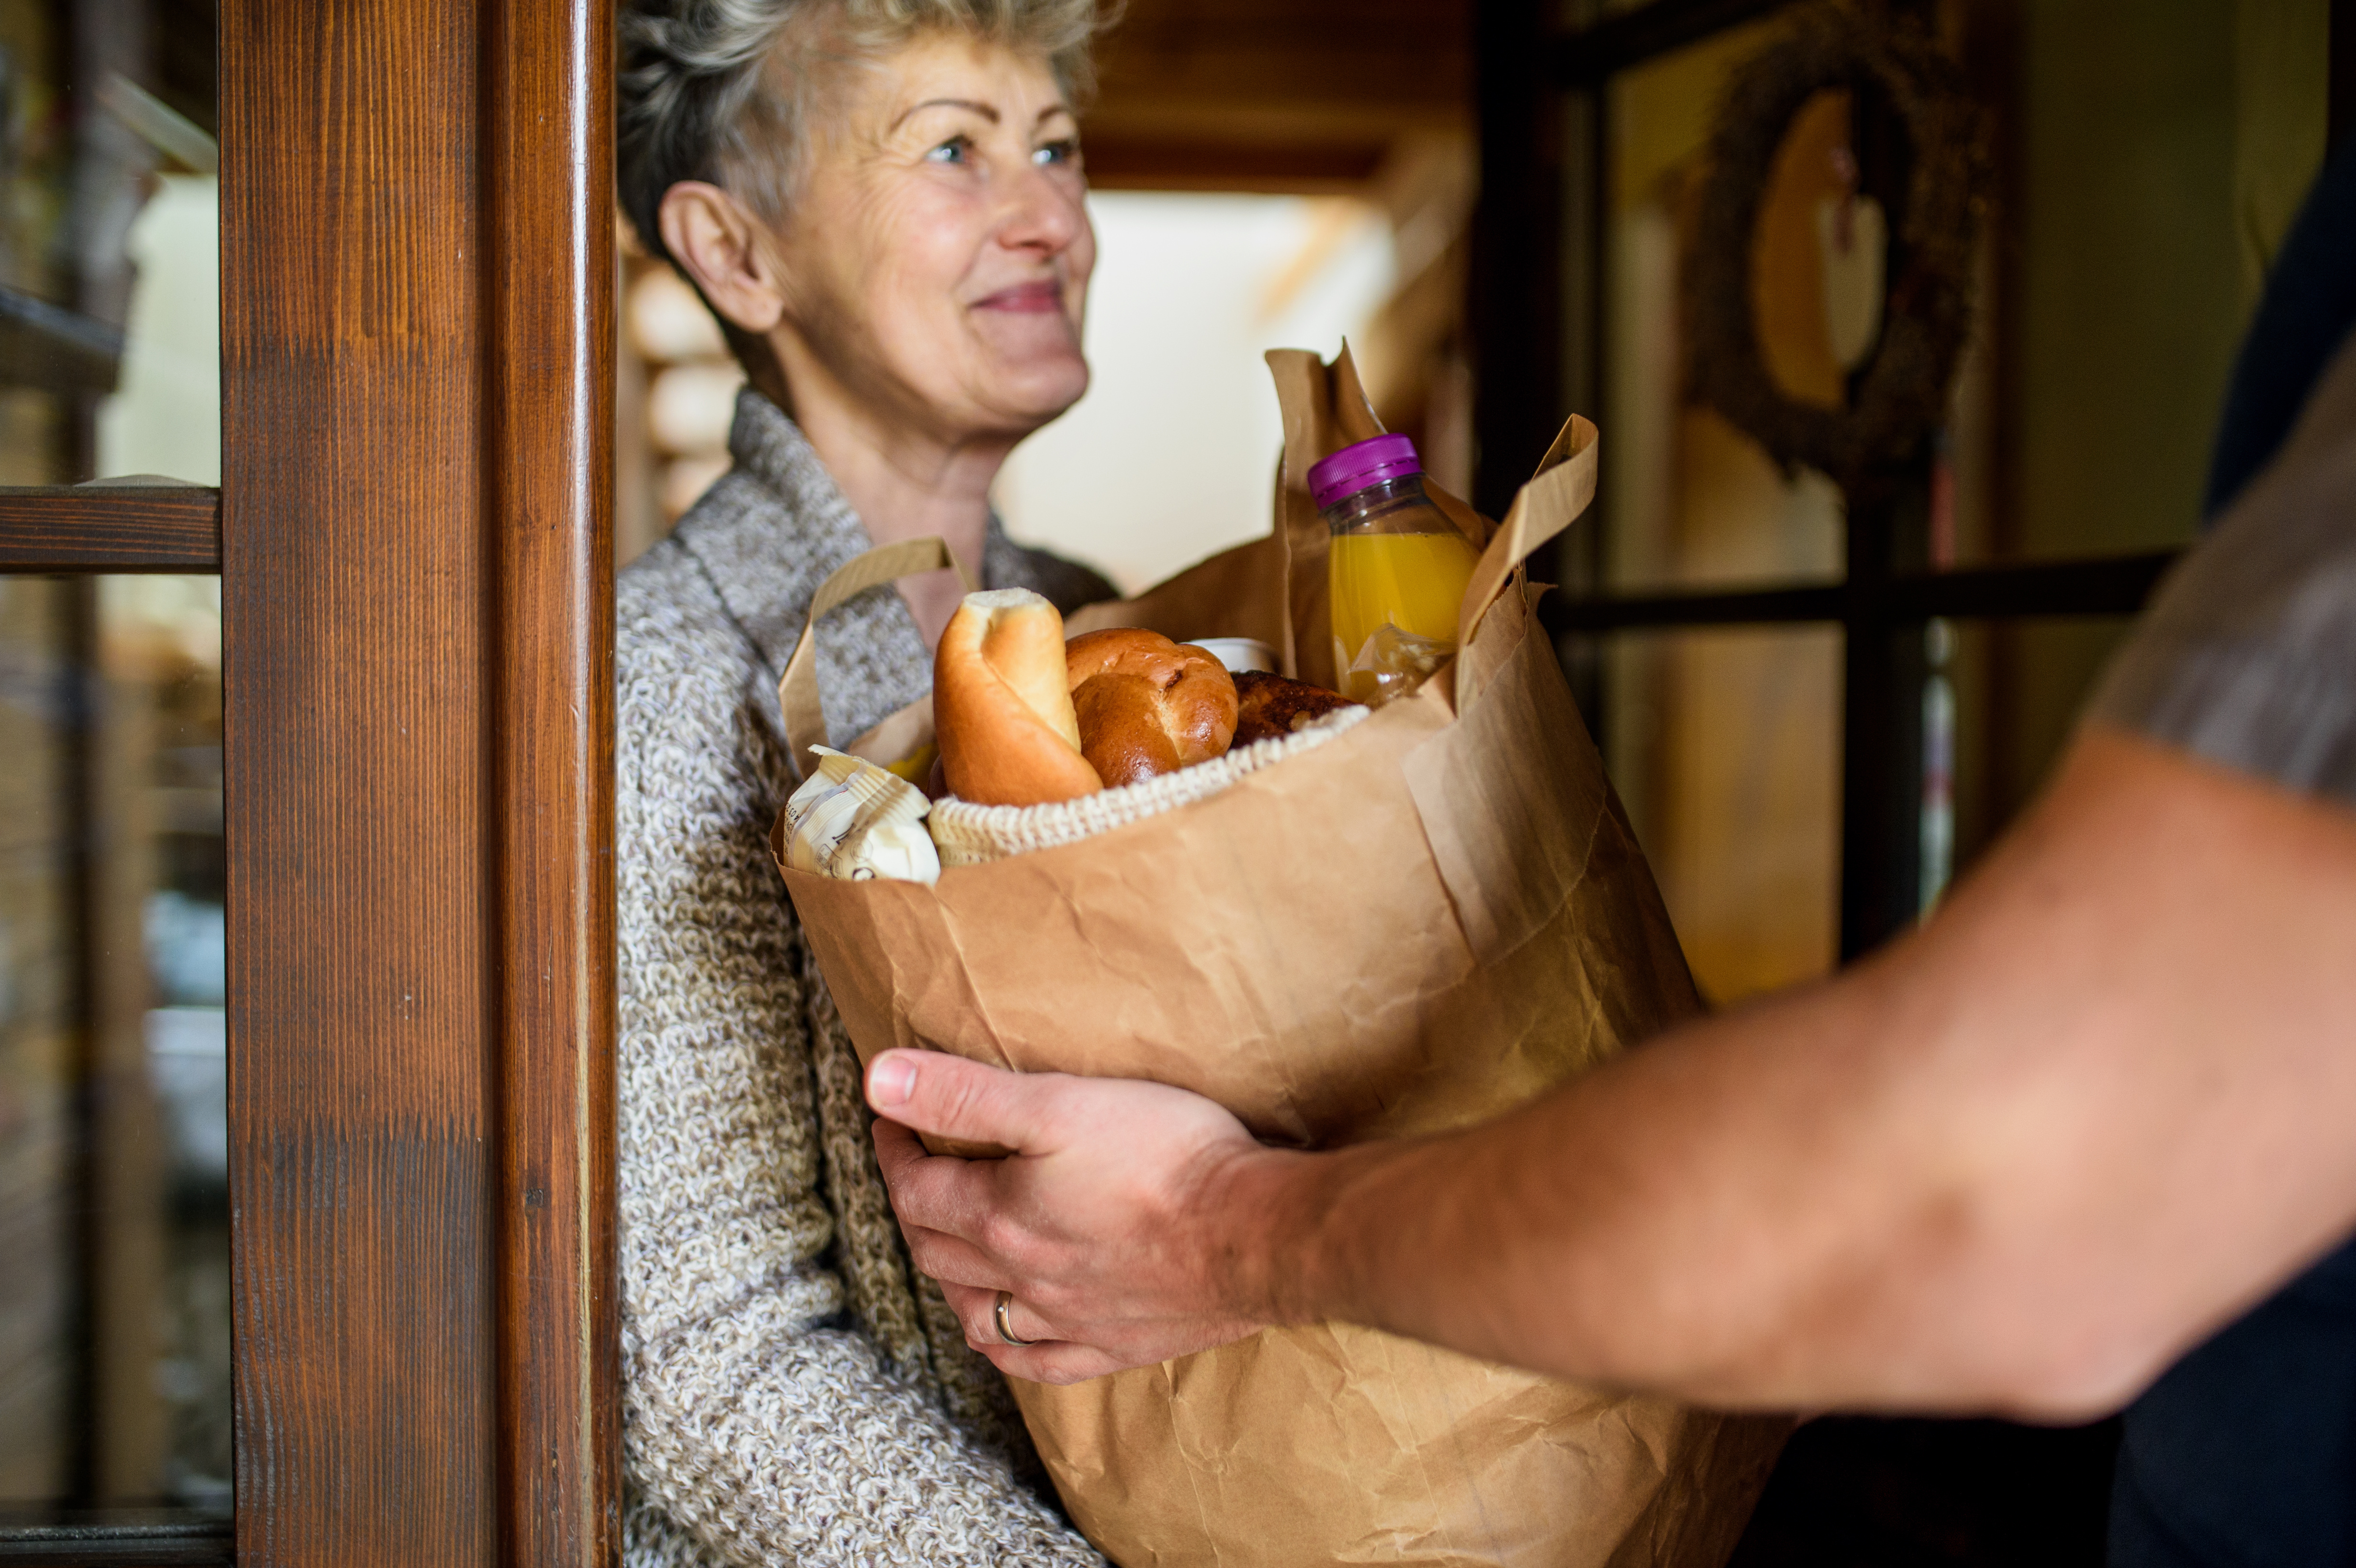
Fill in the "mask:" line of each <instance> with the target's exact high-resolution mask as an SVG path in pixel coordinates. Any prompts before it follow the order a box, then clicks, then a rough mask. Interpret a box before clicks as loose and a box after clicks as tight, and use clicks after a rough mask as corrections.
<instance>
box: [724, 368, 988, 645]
mask: <svg viewBox="0 0 2356 1568" xmlns="http://www.w3.org/2000/svg"><path fill="white" fill-rule="evenodd" d="M728 453H729V456H730V457H731V458H733V459H734V463H735V467H734V470H733V471H732V472H731V473H730V474H729V475H728V476H727V477H726V478H725V479H724V480H723V482H722V483H723V485H730V486H731V487H732V488H734V487H736V486H740V485H743V484H744V482H745V481H746V480H748V479H749V480H751V481H754V482H756V483H757V484H758V485H759V486H760V487H761V488H762V489H763V490H766V492H768V496H769V497H770V498H771V499H772V500H774V501H775V502H777V503H782V507H776V506H771V507H751V506H744V505H735V506H703V505H698V506H697V507H694V508H693V509H692V510H691V512H690V513H689V514H688V516H687V517H684V518H682V519H681V520H680V526H679V529H678V538H679V539H680V542H681V543H682V544H683V545H685V546H686V547H687V549H689V550H691V552H692V553H693V554H694V555H695V556H696V557H697V558H698V559H699V560H701V561H702V562H703V564H704V567H705V569H706V571H709V572H710V574H711V576H712V586H713V587H714V588H715V589H716V590H717V591H718V592H719V594H720V598H721V602H722V603H723V604H724V605H725V606H726V607H727V610H728V613H729V614H730V615H731V616H732V617H733V618H734V620H735V621H736V622H737V624H739V625H741V626H743V627H744V630H745V633H746V635H749V636H750V637H751V638H752V639H753V641H754V643H755V645H757V646H758V647H759V648H760V650H761V653H762V656H764V657H765V658H766V659H768V660H769V661H770V662H771V663H773V664H775V665H777V666H779V667H782V666H783V664H784V661H785V659H786V657H787V656H788V655H790V654H791V653H792V652H793V645H794V642H795V640H796V639H797V638H798V637H799V636H800V635H801V628H802V621H803V619H804V618H805V617H806V616H807V615H808V613H809V602H810V600H811V599H812V598H813V597H814V596H815V595H816V594H817V592H818V588H819V584H820V583H822V582H824V581H826V579H827V575H828V574H829V573H830V572H831V571H834V570H835V569H836V568H837V567H839V566H841V565H843V564H844V563H845V562H847V561H850V560H854V559H855V558H857V557H858V556H859V555H860V554H862V552H864V551H865V550H867V549H869V548H870V547H871V546H872V545H873V540H872V539H869V538H868V535H867V528H866V526H865V525H864V524H862V522H861V521H860V520H859V514H858V513H857V512H856V511H854V510H853V509H852V508H851V502H850V500H849V499H848V498H847V497H846V496H844V495H843V493H842V489H841V486H840V485H837V484H836V483H835V482H834V475H831V474H830V473H828V472H827V468H826V464H825V462H824V461H823V460H821V459H820V458H819V454H818V449H817V448H816V447H814V446H812V445H811V444H810V442H809V436H807V435H805V434H803V433H802V428H801V426H800V425H798V424H797V423H795V422H794V421H793V419H792V417H791V416H789V415H788V414H787V412H786V411H784V410H783V409H780V408H779V407H777V405H776V404H775V403H773V402H771V401H770V400H768V399H767V398H765V397H763V396H762V395H761V394H760V393H759V392H756V391H755V390H754V389H752V388H751V387H750V386H746V387H744V388H743V389H741V390H739V391H738V392H737V394H736V417H735V420H734V423H733V424H732V425H731V427H730V429H729V432H728ZM717 489H718V487H717V486H715V491H716V490H717ZM719 498H720V496H718V495H716V494H715V496H714V497H713V499H715V500H717V499H719ZM1021 556H1022V549H1021V547H1020V546H1018V545H1016V544H1015V543H1014V541H1013V540H1012V539H1008V538H1007V537H1006V530H1005V528H1004V527H1003V525H1002V524H1001V522H1000V520H999V517H998V514H997V512H996V511H995V510H993V511H992V512H991V515H990V523H989V528H988V532H987V533H986V535H985V536H984V539H983V541H982V558H981V561H980V567H981V579H982V582H983V584H984V585H985V586H988V587H997V586H1000V585H1001V584H1002V583H1004V582H1006V581H1014V580H1020V579H1021V578H1022V577H1023V575H1024V573H1023V568H1022V564H1021ZM875 592H877V595H878V597H879V598H880V597H882V596H883V591H875ZM890 598H891V599H892V600H893V601H894V603H897V606H898V609H897V613H896V614H894V615H890V616H889V618H890V619H892V620H893V621H894V622H895V623H897V622H899V621H905V623H906V626H905V630H906V631H907V632H908V634H909V635H911V636H914V635H916V618H915V617H914V616H913V615H910V614H909V613H908V612H907V607H906V605H905V602H900V600H899V595H898V594H897V593H892V594H890ZM898 629H899V628H898V627H897V626H896V624H895V626H894V631H895V632H896V631H897V630H898ZM893 640H894V641H895V642H897V641H899V638H898V637H897V636H896V635H895V636H894V638H893ZM919 643H920V645H921V639H919ZM926 662H927V664H929V661H926Z"/></svg>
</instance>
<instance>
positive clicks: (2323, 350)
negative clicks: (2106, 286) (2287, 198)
mask: <svg viewBox="0 0 2356 1568" xmlns="http://www.w3.org/2000/svg"><path fill="white" fill-rule="evenodd" d="M2351 327H2356V135H2350V136H2342V137H2341V138H2340V145H2339V146H2338V147H2337V148H2335V149H2334V150H2333V153H2332V156H2331V158H2330V161H2329V162H2328V163H2327V164H2325V165H2324V168H2323V173H2322V175H2321V176H2319V178H2318V179H2317V180H2316V182H2315V189H2314V190H2312V191H2310V192H2309V193H2308V197H2307V201H2306V202H2305V204H2304V205H2302V206H2301V207H2300V208H2299V211H2298V217H2297V220H2296V221H2294V222H2293V223H2292V224H2291V228H2290V233H2289V234H2288V235H2286V237H2285V238H2284V240H2283V248H2282V251H2281V253H2280V254H2279V255H2277V256H2276V258H2275V265H2274V270H2273V271H2272V272H2269V273H2268V274H2267V277H2266V293H2265V298H2264V299H2263V300H2261V301H2259V303H2258V315H2257V319H2256V320H2254V321H2253V322H2251V323H2250V335H2249V336H2248V337H2246V338H2244V339H2243V341H2242V351H2241V354H2240V355H2239V356H2238V357H2236V358H2235V359H2234V361H2233V380H2232V382H2231V383H2230V384H2228V385H2227V387H2226V389H2225V412H2224V416H2223V417H2222V419H2220V420H2219V421H2217V450H2216V451H2215V452H2214V453H2212V454H2211V457H2210V463H2209V496H2208V499H2207V501H2206V503H2205V504H2204V505H2203V506H2202V507H2201V510H2202V511H2203V512H2205V513H2207V514H2208V515H2209V516H2210V517H2215V516H2216V515H2217V514H2219V513H2220V512H2222V511H2223V510H2224V509H2225V508H2226V507H2228V506H2231V505H2232V504H2233V498H2234V497H2235V496H2239V495H2240V494H2241V493H2242V487H2243V486H2244V485H2247V484H2248V483H2249V482H2250V481H2251V480H2252V479H2254V478H2255V477H2257V474H2258V470H2259V469H2261V468H2264V467H2265V465H2266V460H2267V459H2268V458H2270V457H2272V456H2273V455H2274V454H2275V452H2276V449H2277V448H2279V447H2280V446H2281V445H2282V443H2283V441H2284V439H2285V438H2286V436H2288V435H2289V434H2290V428H2291V426H2292V425H2293V424H2295V423H2297V420H2298V411H2299V410H2300V409H2302V408H2304V407H2305V406H2306V405H2307V396H2308V393H2309V392H2311V391H2313V390H2314V389H2315V383H2316V380H2317V379H2318V378H2319V377H2320V376H2321V375H2322V374H2323V368H2324V367H2325V366H2326V365H2329V363H2331V358H2332V356H2333V355H2335V354H2337V353H2338V352H2339V351H2340V345H2342V344H2344V343H2346V342H2347V341H2348V334H2349V329H2350V328H2351Z"/></svg>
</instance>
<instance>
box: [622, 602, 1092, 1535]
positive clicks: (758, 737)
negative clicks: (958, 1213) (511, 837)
mask: <svg viewBox="0 0 2356 1568" xmlns="http://www.w3.org/2000/svg"><path fill="white" fill-rule="evenodd" d="M635 597H636V599H637V603H634V604H633V603H626V605H625V619H626V623H627V622H631V621H632V619H633V618H636V621H635V624H624V625H623V626H621V627H620V628H617V629H618V631H619V632H620V636H619V638H618V643H619V646H618V647H617V654H618V656H619V657H618V659H617V664H618V666H619V669H618V674H619V677H620V690H619V693H618V699H619V700H618V704H617V718H618V720H619V723H618V725H617V729H618V731H619V735H618V743H617V756H616V802H617V811H616V836H617V854H618V857H619V859H618V868H617V869H618V873H619V882H620V890H619V891H620V905H621V920H620V926H621V942H620V947H621V952H620V962H621V1083H620V1107H621V1115H620V1129H619V1130H620V1145H619V1150H620V1165H619V1179H620V1187H621V1220H622V1225H621V1253H622V1275H623V1278H622V1287H623V1356H624V1388H625V1411H624V1436H625V1462H626V1463H625V1467H626V1474H627V1479H628V1482H629V1485H630V1488H631V1489H632V1492H633V1494H634V1497H635V1498H636V1499H639V1502H638V1504H637V1506H638V1507H640V1508H641V1509H647V1510H651V1511H652V1513H653V1514H654V1515H656V1516H658V1517H656V1518H654V1519H652V1520H649V1519H646V1518H640V1519H638V1520H635V1521H634V1524H633V1530H632V1532H631V1533H632V1536H633V1541H634V1543H635V1544H634V1548H633V1561H634V1562H637V1560H638V1559H639V1558H641V1557H642V1558H644V1559H645V1560H646V1562H647V1563H656V1562H666V1563H687V1562H690V1561H693V1560H695V1559H693V1558H692V1557H691V1555H689V1554H687V1553H686V1552H685V1543H684V1542H682V1541H677V1540H675V1539H671V1538H670V1537H669V1534H668V1533H667V1532H666V1531H665V1530H664V1529H663V1525H664V1524H665V1523H668V1524H669V1526H672V1527H676V1530H677V1531H678V1532H679V1533H680V1534H683V1535H685V1536H687V1537H691V1538H692V1540H693V1541H694V1542H696V1543H697V1544H699V1545H700V1546H701V1548H702V1549H704V1550H705V1551H706V1552H709V1553H710V1554H712V1556H714V1557H716V1558H717V1559H718V1560H720V1561H722V1562H725V1563H741V1564H754V1563H761V1564H767V1563H797V1564H810V1565H830V1564H837V1563H841V1564H850V1563H924V1564H927V1565H944V1568H946V1565H950V1564H969V1563H970V1564H984V1563H989V1564H1013V1563H1073V1564H1082V1563H1090V1564H1093V1563H1099V1562H1100V1561H1101V1560H1100V1559H1099V1558H1098V1556H1097V1554H1096V1553H1095V1552H1094V1551H1093V1550H1091V1549H1090V1548H1089V1547H1088V1545H1087V1541H1085V1540H1083V1539H1082V1538H1081V1537H1080V1536H1079V1535H1078V1534H1076V1532H1075V1531H1072V1529H1071V1528H1070V1526H1069V1525H1068V1524H1066V1522H1064V1520H1062V1518H1061V1517H1060V1516H1059V1515H1058V1514H1057V1513H1056V1512H1055V1510H1054V1509H1052V1508H1051V1507H1049V1506H1048V1504H1047V1503H1046V1502H1045V1501H1044V1499H1042V1498H1041V1497H1040V1496H1038V1495H1037V1494H1035V1493H1034V1492H1033V1491H1032V1490H1031V1489H1030V1488H1027V1487H1026V1486H1024V1485H1023V1482H1022V1480H1021V1479H1020V1478H1019V1477H1018V1476H1017V1474H1016V1470H1015V1464H1014V1460H1013V1457H1012V1454H1011V1453H1010V1451H1009V1449H1008V1448H1007V1446H1005V1445H1003V1444H1002V1443H998V1442H993V1441H991V1435H990V1432H989V1430H988V1427H987V1424H977V1423H975V1422H973V1421H972V1420H970V1419H969V1418H968V1419H964V1420H960V1419H958V1416H957V1415H953V1414H952V1410H953V1408H955V1407H956V1406H957V1405H958V1404H959V1403H961V1402H959V1401H958V1400H957V1399H956V1398H955V1397H953V1392H945V1390H944V1387H943V1380H942V1379H940V1378H939V1377H938V1376H937V1375H934V1373H933V1372H932V1371H930V1359H929V1352H928V1351H927V1349H926V1340H925V1336H924V1334H923V1333H922V1331H921V1327H920V1326H919V1325H918V1324H916V1322H915V1321H914V1320H915V1319H916V1317H918V1316H919V1314H920V1311H921V1307H919V1306H918V1305H917V1301H918V1299H920V1298H916V1297H913V1296H911V1293H910V1291H909V1282H908V1281H907V1279H906V1277H905V1264H900V1263H899V1262H898V1261H897V1257H896V1253H897V1249H896V1247H888V1248H879V1247H877V1246H876V1245H875V1244H873V1238H866V1239H865V1240H864V1241H863V1242H862V1237H860V1236H846V1235H844V1234H841V1233H840V1232H841V1231H846V1230H853V1229H857V1230H862V1231H863V1230H865V1229H867V1228H869V1227H868V1226H867V1225H866V1224H864V1223H862V1219H861V1218H860V1217H854V1218H853V1219H852V1220H851V1221H850V1222H849V1223H847V1224H842V1225H839V1224H838V1221H837V1219H836V1214H835V1211H834V1210H833V1209H831V1208H830V1205H829V1204H828V1203H827V1201H826V1192H825V1189H824V1187H823V1185H822V1184H825V1183H830V1182H831V1184H832V1185H833V1186H835V1188H836V1189H838V1190H840V1189H841V1182H840V1181H839V1180H835V1179H833V1175H832V1173H830V1172H829V1171H828V1170H827V1168H826V1167H827V1163H828V1162H827V1159H826V1157H825V1155H824V1153H823V1152H822V1145H821V1139H820V1136H819V1124H820V1120H821V1115H820V1104H819V1099H820V1096H821V1093H825V1092H826V1088H827V1086H826V1085H825V1084H824V1083H821V1082H820V1075H819V1071H818V1070H817V1069H816V1068H815V1067H814V1065H813V1058H812V1046H813V1040H812V1033H813V1031H812V1022H813V1011H814V1008H813V998H812V997H811V995H810V986H811V985H812V984H813V981H812V979H811V978H810V976H807V975H806V974H805V970H804V956H803V954H802V952H801V944H800V942H799V939H798V932H797V931H796V928H795V925H794V923H793V918H792V914H791V910H790V905H789V902H788V901H787V898H786V895H785V892H784V890H783V888H782V886H781V885H780V883H779V880H778V878H777V876H776V869H775V868H774V866H773V865H772V864H771V863H770V861H769V859H768V853H767V848H766V838H767V829H768V826H769V823H768V820H767V817H768V815H769V814H770V813H771V812H773V811H774V810H775V805H776V801H778V800H779V799H781V798H782V781H783V776H784V775H783V773H782V769H783V766H784V762H783V758H782V756H780V755H776V752H777V750H778V748H777V747H776V744H775V742H774V741H773V740H771V739H769V738H767V737H766V735H764V734H762V733H759V732H758V731H759V730H760V721H759V720H758V718H757V713H756V709H755V704H754V703H752V702H751V701H750V700H748V699H747V695H746V691H745V689H744V678H743V675H742V672H741V671H740V670H738V669H737V668H736V667H737V666H738V665H740V664H741V663H742V662H743V661H742V660H741V658H735V657H732V656H729V654H728V651H727V650H726V648H725V647H724V646H723V645H720V644H718V643H716V642H715V643H713V644H712V645H710V646H702V645H699V641H698V629H697V628H696V627H695V626H693V625H691V624H680V622H679V621H678V620H676V619H675V618H673V617H672V616H669V615H668V614H665V613H659V610H660V607H659V606H655V607H654V608H651V609H650V608H649V606H648V603H647V601H646V599H645V596H644V595H637V596H635ZM666 623H668V624H666ZM765 759H766V760H765ZM815 1010H816V1011H817V1012H818V1013H819V1015H820V1016H821V1017H823V1016H824V1015H825V1014H828V1013H830V1011H831V1009H830V1008H816V1009H815ZM837 1075H838V1076H839V1073H838V1074H837ZM835 1087H836V1093H837V1097H839V1093H840V1086H839V1085H837V1086H835ZM854 1092H855V1091H854ZM839 1115H840V1113H839V1111H838V1118H837V1119H839ZM834 1141H837V1142H840V1141H841V1140H834ZM887 1234H888V1232H887ZM882 1253H890V1254H893V1255H890V1256H882V1255H879V1254H882ZM892 1267H897V1268H900V1269H902V1271H903V1273H902V1275H901V1276H900V1278H899V1280H898V1281H897V1282H896V1283H897V1288H896V1289H886V1288H884V1287H883V1286H884V1285H887V1284H890V1283H892V1282H888V1281H886V1282H882V1283H879V1282H878V1281H877V1280H876V1279H875V1278H874V1277H873V1275H874V1273H875V1271H877V1270H879V1269H885V1268H892ZM862 1275H867V1276H870V1277H866V1278H863V1279H862ZM894 1300H905V1301H907V1302H908V1303H909V1305H907V1306H906V1307H904V1308H903V1309H902V1311H901V1312H900V1314H899V1316H900V1317H905V1318H906V1319H908V1321H890V1320H887V1321H880V1322H879V1321H877V1319H878V1318H879V1317H881V1318H885V1319H890V1318H892V1317H893V1314H892V1313H891V1312H890V1311H889V1310H887V1307H888V1304H889V1303H890V1302H892V1301H894ZM960 1414H965V1415H967V1416H968V1417H969V1414H970V1413H967V1412H960ZM665 1542H668V1544H665Z"/></svg>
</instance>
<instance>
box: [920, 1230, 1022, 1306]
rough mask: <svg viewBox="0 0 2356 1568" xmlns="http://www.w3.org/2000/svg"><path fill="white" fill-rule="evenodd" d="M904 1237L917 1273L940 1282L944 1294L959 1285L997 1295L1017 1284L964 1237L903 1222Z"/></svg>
mask: <svg viewBox="0 0 2356 1568" xmlns="http://www.w3.org/2000/svg"><path fill="white" fill-rule="evenodd" d="M900 1233H901V1234H902V1235H904V1236H905V1237H906V1238H907V1239H908V1256H909V1258H910V1259H911V1260H912V1261H914V1262H915V1264H916V1272H917V1273H918V1274H921V1275H925V1276H926V1278H928V1279H933V1280H937V1281H938V1282H939V1284H940V1285H941V1288H942V1289H944V1290H947V1289H948V1288H949V1287H950V1286H951V1285H957V1286H960V1287H966V1286H970V1287H971V1288H973V1289H976V1290H991V1291H995V1290H1000V1289H1002V1288H1004V1287H1006V1286H1009V1285H1012V1284H1013V1283H1014V1279H1013V1276H1012V1275H1011V1274H1009V1273H1008V1272H1007V1271H1006V1270H1005V1269H1003V1268H1001V1267H1000V1266H999V1265H998V1264H996V1263H994V1262H992V1261H991V1258H990V1257H989V1256H988V1255H987V1254H985V1253H983V1252H982V1251H981V1249H980V1248H979V1247H977V1246H975V1245H974V1244H973V1243H971V1242H969V1241H967V1240H966V1239H965V1238H964V1237H962V1236H953V1235H951V1234H949V1233H948V1232H947V1231H933V1230H927V1229H926V1228H925V1227H924V1226H922V1225H912V1224H910V1223H908V1222H907V1221H905V1220H903V1221H901V1222H900Z"/></svg>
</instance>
